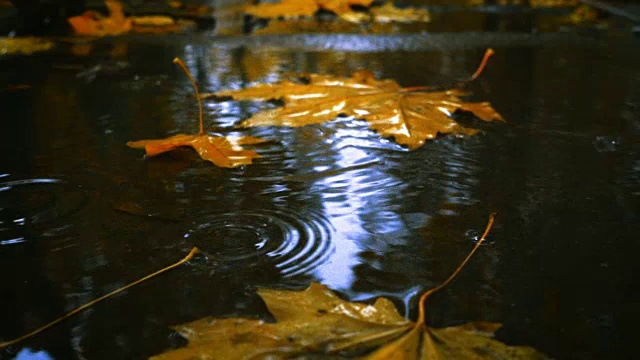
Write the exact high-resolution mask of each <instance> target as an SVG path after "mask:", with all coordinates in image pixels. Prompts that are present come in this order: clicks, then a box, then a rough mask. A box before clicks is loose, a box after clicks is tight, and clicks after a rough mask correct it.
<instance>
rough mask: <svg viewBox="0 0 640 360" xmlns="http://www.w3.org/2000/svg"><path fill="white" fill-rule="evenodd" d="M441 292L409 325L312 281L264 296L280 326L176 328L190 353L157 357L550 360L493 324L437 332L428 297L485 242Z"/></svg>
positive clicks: (381, 303)
mask: <svg viewBox="0 0 640 360" xmlns="http://www.w3.org/2000/svg"><path fill="white" fill-rule="evenodd" d="M494 215H495V214H492V216H491V218H490V219H489V223H488V224H487V228H486V229H485V232H484V234H483V236H482V237H481V239H480V240H479V241H478V243H477V244H476V246H475V247H474V249H473V250H472V251H471V253H470V254H469V255H468V256H467V258H466V259H465V260H464V261H463V262H462V264H461V265H460V266H459V267H458V268H457V269H456V271H455V272H454V273H453V274H452V275H451V276H450V277H449V278H448V279H447V280H446V281H445V282H444V283H443V284H442V285H440V286H438V287H436V288H434V289H431V290H429V291H427V292H426V293H424V294H423V295H422V296H421V298H420V305H419V306H420V314H419V318H418V320H417V321H416V322H411V321H409V320H406V319H404V318H403V317H402V316H401V315H400V314H399V313H398V311H397V310H396V308H395V307H394V305H393V303H392V302H391V301H390V300H388V299H385V298H378V299H377V300H376V302H375V303H374V304H373V305H367V304H362V303H356V302H349V301H346V300H343V299H341V298H339V297H338V296H337V295H336V294H335V293H333V292H332V291H331V290H330V289H329V288H327V287H326V286H324V285H321V284H318V283H312V284H311V285H310V286H309V288H307V289H306V290H303V291H289V290H270V289H262V290H259V291H258V294H259V295H260V297H261V298H262V299H263V300H264V302H265V304H266V305H267V308H268V309H269V312H270V313H271V314H272V315H273V316H274V318H275V319H276V322H275V323H267V322H264V321H260V320H252V319H242V318H231V319H214V318H205V319H200V320H197V321H194V322H192V323H189V324H184V325H179V326H176V327H175V329H176V330H177V331H178V332H179V333H180V334H182V335H183V336H184V337H186V338H187V340H189V344H188V345H187V347H184V348H181V349H177V350H173V351H168V352H166V353H163V354H160V355H157V356H155V357H153V358H152V359H156V360H162V359H209V358H220V359H246V358H269V359H281V358H295V357H298V356H305V355H308V354H318V355H325V356H326V355H337V356H355V357H358V356H361V357H363V358H366V359H385V360H386V359H545V358H546V357H545V355H543V354H541V353H539V352H538V351H536V350H535V349H533V348H530V347H524V346H508V345H505V344H503V343H501V342H499V341H497V340H495V339H493V333H494V332H495V331H496V330H497V329H498V328H499V327H500V324H495V323H483V322H478V323H468V324H464V325H461V326H453V327H448V328H442V329H436V328H431V327H430V326H428V325H427V323H426V315H425V310H424V309H425V302H426V299H427V298H428V297H429V296H430V295H432V294H434V293H435V292H437V291H438V290H440V289H442V288H444V287H445V286H447V285H448V284H449V283H450V282H451V281H453V279H454V278H455V276H456V275H457V274H458V273H459V272H460V270H461V269H462V267H464V265H465V264H466V263H467V262H468V261H469V259H470V258H471V257H472V256H473V254H474V253H475V251H477V249H478V248H479V246H480V244H481V243H482V242H483V241H484V239H485V238H486V236H487V234H488V232H489V231H490V229H491V226H492V224H493V219H494Z"/></svg>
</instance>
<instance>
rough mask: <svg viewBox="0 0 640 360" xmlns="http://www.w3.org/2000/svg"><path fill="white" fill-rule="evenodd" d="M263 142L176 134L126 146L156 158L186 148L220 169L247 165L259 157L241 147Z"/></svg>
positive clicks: (248, 137) (246, 137) (130, 143)
mask: <svg viewBox="0 0 640 360" xmlns="http://www.w3.org/2000/svg"><path fill="white" fill-rule="evenodd" d="M260 142H264V140H262V139H259V138H255V137H251V136H245V137H224V136H212V135H208V134H196V135H186V134H178V135H174V136H171V137H168V138H166V139H158V140H138V141H129V142H128V143H127V146H129V147H132V148H135V149H144V150H145V151H146V153H147V156H156V155H159V154H162V153H164V152H167V151H171V150H173V149H175V148H177V147H181V146H188V147H192V148H193V149H195V150H196V151H197V152H198V154H199V155H200V157H201V158H203V159H205V160H208V161H211V162H212V163H214V164H215V165H217V166H220V167H227V168H232V167H237V166H240V165H248V164H251V163H252V162H253V159H255V158H257V157H259V155H258V153H256V152H255V151H253V150H246V149H244V148H242V146H241V145H248V144H257V143H260Z"/></svg>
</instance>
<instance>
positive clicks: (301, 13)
mask: <svg viewBox="0 0 640 360" xmlns="http://www.w3.org/2000/svg"><path fill="white" fill-rule="evenodd" d="M373 2H374V1H373V0H282V1H280V2H278V3H266V4H258V5H250V6H246V7H245V10H244V11H245V13H247V14H249V15H252V16H255V17H258V18H263V19H265V18H268V19H271V18H296V17H309V16H313V15H314V14H315V13H316V12H317V11H318V10H320V9H324V10H327V11H331V12H333V13H334V14H336V15H337V16H338V17H340V18H342V19H344V20H347V21H350V22H362V21H365V20H368V19H369V14H367V13H365V12H359V11H353V10H352V6H360V7H365V8H368V7H370V6H371V5H372V3H373ZM370 10H371V13H372V15H373V19H374V20H377V19H380V20H381V21H403V22H411V21H428V13H427V12H426V10H418V9H412V8H407V9H403V10H400V9H397V8H395V7H394V6H393V4H392V3H387V4H385V5H384V6H381V7H377V8H375V7H371V9H370ZM392 18H393V20H391V19H392Z"/></svg>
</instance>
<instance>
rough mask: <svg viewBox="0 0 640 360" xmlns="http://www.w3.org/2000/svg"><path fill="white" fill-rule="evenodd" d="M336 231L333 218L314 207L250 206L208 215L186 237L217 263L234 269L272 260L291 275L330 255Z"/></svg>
mask: <svg viewBox="0 0 640 360" xmlns="http://www.w3.org/2000/svg"><path fill="white" fill-rule="evenodd" d="M333 232H334V229H333V227H332V226H331V224H330V222H329V220H328V219H327V218H325V217H324V216H322V215H321V214H318V213H315V212H310V211H307V212H304V213H300V214H297V213H291V212H284V211H247V212H239V213H227V214H220V215H213V216H210V217H209V218H205V219H203V221H200V222H199V224H196V226H195V227H194V228H193V229H192V230H190V231H189V232H188V233H187V234H185V238H187V239H189V241H191V242H192V244H193V245H195V246H198V247H199V248H200V249H202V250H203V251H205V252H206V253H208V254H210V255H212V256H213V257H214V260H215V261H216V262H218V263H221V264H226V265H229V266H233V268H235V269H246V268H252V267H260V266H265V265H267V266H273V267H275V268H276V269H277V270H278V271H279V272H280V273H281V274H282V275H283V276H285V277H290V276H295V275H301V274H308V273H310V272H312V270H313V269H315V268H316V267H318V266H319V265H321V264H322V263H324V262H325V261H326V260H327V259H328V257H329V256H330V255H331V254H332V252H333V251H334V247H333V244H332V241H331V234H332V233H333Z"/></svg>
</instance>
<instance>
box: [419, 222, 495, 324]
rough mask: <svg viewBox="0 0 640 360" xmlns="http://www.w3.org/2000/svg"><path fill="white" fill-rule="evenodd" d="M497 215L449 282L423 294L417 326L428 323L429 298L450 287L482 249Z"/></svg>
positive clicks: (448, 279) (450, 277)
mask: <svg viewBox="0 0 640 360" xmlns="http://www.w3.org/2000/svg"><path fill="white" fill-rule="evenodd" d="M496 215H497V214H496V213H492V214H491V215H489V221H488V222H487V226H486V227H485V229H484V233H483V234H482V236H481V237H480V240H478V242H477V243H476V245H475V246H474V247H473V249H471V252H469V255H467V257H466V258H465V259H464V260H463V261H462V263H460V265H459V266H458V268H457V269H456V270H455V271H454V272H453V273H452V274H451V275H450V276H449V278H447V280H445V281H444V282H443V283H442V284H440V285H438V286H437V287H435V288H433V289H431V290H428V291H427V292H425V293H424V294H422V296H421V297H420V302H419V304H418V306H419V315H418V321H417V322H416V326H423V325H424V324H425V323H426V321H427V319H426V310H425V303H426V301H427V298H428V297H429V296H431V295H433V294H434V293H436V292H438V291H440V290H442V289H443V288H444V287H445V286H447V285H449V284H450V283H451V282H452V281H453V280H454V279H455V278H456V276H458V274H459V273H460V271H462V268H464V267H465V265H467V263H468V262H469V260H471V257H473V254H475V253H476V251H478V248H480V245H482V243H483V242H484V240H485V239H486V238H487V235H489V232H490V231H491V228H492V227H493V222H494V220H495V218H496Z"/></svg>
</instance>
